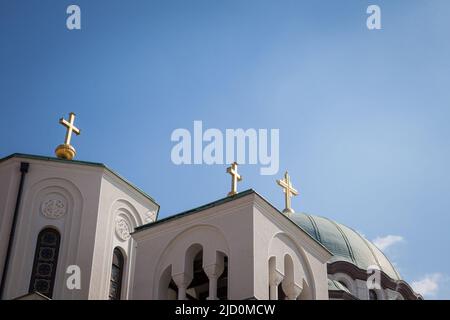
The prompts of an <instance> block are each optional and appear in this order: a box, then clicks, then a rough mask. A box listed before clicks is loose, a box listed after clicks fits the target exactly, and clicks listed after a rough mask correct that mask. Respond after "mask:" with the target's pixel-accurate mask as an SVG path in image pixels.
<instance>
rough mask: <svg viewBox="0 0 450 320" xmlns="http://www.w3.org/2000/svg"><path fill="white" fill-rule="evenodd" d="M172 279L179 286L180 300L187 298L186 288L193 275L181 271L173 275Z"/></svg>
mask: <svg viewBox="0 0 450 320" xmlns="http://www.w3.org/2000/svg"><path fill="white" fill-rule="evenodd" d="M172 279H173V281H174V282H175V284H176V285H177V287H178V300H186V290H187V288H188V286H189V284H190V283H191V281H192V275H189V274H187V273H179V274H175V275H172Z"/></svg>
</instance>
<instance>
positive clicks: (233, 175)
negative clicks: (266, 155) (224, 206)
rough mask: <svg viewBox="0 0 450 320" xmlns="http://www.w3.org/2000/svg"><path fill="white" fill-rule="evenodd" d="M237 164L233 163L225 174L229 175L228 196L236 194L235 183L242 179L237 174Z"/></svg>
mask: <svg viewBox="0 0 450 320" xmlns="http://www.w3.org/2000/svg"><path fill="white" fill-rule="evenodd" d="M237 167H238V164H237V163H236V162H233V163H232V164H231V167H228V168H227V173H229V174H230V175H231V191H230V192H228V195H229V196H232V195H235V194H236V193H237V183H238V181H241V180H242V177H241V176H240V175H239V174H238V172H237Z"/></svg>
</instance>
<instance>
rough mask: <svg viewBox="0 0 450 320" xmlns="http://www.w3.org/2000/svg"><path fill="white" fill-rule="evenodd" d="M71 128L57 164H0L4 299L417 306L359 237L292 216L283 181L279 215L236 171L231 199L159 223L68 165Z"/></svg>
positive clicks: (133, 197) (17, 157) (153, 213)
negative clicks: (244, 186) (74, 280)
mask: <svg viewBox="0 0 450 320" xmlns="http://www.w3.org/2000/svg"><path fill="white" fill-rule="evenodd" d="M73 121H74V114H71V115H70V122H67V121H66V120H64V119H61V120H60V122H61V123H62V124H63V125H65V126H66V127H67V129H68V130H67V134H66V140H65V143H64V144H62V145H60V146H58V148H57V149H56V154H57V158H52V157H43V156H35V155H25V154H13V155H11V156H8V157H6V158H3V159H0V281H1V283H0V297H1V299H56V300H62V299H69V300H70V299H78V300H84V299H89V300H106V299H112V300H131V299H138V300H158V299H178V300H185V299H188V300H206V299H209V300H216V299H221V300H222V299H223V300H241V299H258V300H267V299H271V300H278V299H289V300H328V299H335V300H345V299H362V300H369V299H391V300H403V299H408V300H412V299H414V300H415V299H422V297H421V296H420V295H418V294H416V293H415V292H414V291H413V290H412V289H411V287H410V286H409V285H408V283H406V282H405V281H403V280H402V279H401V277H400V275H399V274H398V272H397V271H396V269H395V268H394V266H393V265H392V264H391V263H390V261H389V260H388V259H387V258H386V256H385V255H384V254H383V253H382V252H381V251H380V250H379V249H378V248H377V247H376V246H375V245H373V244H372V243H371V242H370V241H368V240H367V239H365V238H364V237H362V236H361V235H360V234H359V233H357V232H355V231H354V230H353V229H351V228H348V227H346V226H344V225H341V224H339V223H336V222H334V221H332V220H329V219H327V218H324V217H319V216H312V215H308V214H304V213H295V212H294V211H293V210H292V209H291V207H290V197H291V196H292V195H295V194H296V190H295V189H293V188H292V185H291V183H290V180H289V176H288V174H287V173H286V175H285V178H284V179H283V180H279V181H278V183H279V184H280V186H282V187H283V190H284V192H285V196H286V208H285V209H284V210H283V212H281V211H279V210H278V209H277V208H275V207H274V206H273V205H272V204H271V203H270V202H269V201H267V200H266V199H264V198H263V197H262V196H261V195H259V194H258V193H257V192H256V191H254V190H246V191H243V192H237V186H236V185H237V182H238V181H239V180H240V176H239V175H238V173H237V165H236V164H233V165H232V166H231V167H230V168H228V171H227V172H228V173H229V174H230V175H231V176H232V190H231V191H230V193H229V194H228V196H227V197H224V198H222V199H218V200H216V201H213V202H211V203H208V204H206V205H203V206H200V207H198V208H195V209H192V210H188V211H185V212H182V213H180V214H177V215H174V216H171V217H167V218H164V219H158V213H159V209H160V207H159V205H158V204H157V203H156V201H155V200H154V199H153V198H152V197H150V196H149V195H147V194H145V193H144V192H143V191H142V190H140V189H138V188H137V187H135V186H134V185H132V184H131V183H129V182H128V181H126V180H125V179H124V178H122V177H121V176H120V175H118V174H117V173H115V172H114V171H112V170H110V169H109V168H108V167H106V166H105V165H103V164H101V163H93V162H85V161H76V160H73V158H74V156H75V149H74V148H73V147H72V146H71V145H70V139H71V134H72V132H74V133H76V134H79V130H78V129H77V128H75V127H74V126H73ZM374 268H375V269H376V270H379V271H377V272H374V273H371V272H368V270H370V269H374ZM73 274H78V275H79V285H78V286H76V287H73V286H71V285H70V281H68V280H69V277H70V276H71V275H73ZM373 274H377V275H378V277H376V278H375V279H377V281H376V282H377V283H376V286H375V287H372V286H369V285H368V283H369V282H368V281H367V280H368V279H370V277H371V276H372V275H373Z"/></svg>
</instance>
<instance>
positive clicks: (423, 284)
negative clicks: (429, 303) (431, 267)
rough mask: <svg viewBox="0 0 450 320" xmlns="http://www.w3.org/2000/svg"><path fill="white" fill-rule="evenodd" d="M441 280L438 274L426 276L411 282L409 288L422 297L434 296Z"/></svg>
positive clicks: (440, 275)
mask: <svg viewBox="0 0 450 320" xmlns="http://www.w3.org/2000/svg"><path fill="white" fill-rule="evenodd" d="M442 279H443V277H442V274H440V273H433V274H427V275H425V277H423V278H422V279H420V280H417V281H413V282H412V283H411V287H412V288H413V289H414V291H416V292H418V293H420V294H421V295H423V296H435V295H436V293H437V292H438V290H439V283H440V282H441V280H442Z"/></svg>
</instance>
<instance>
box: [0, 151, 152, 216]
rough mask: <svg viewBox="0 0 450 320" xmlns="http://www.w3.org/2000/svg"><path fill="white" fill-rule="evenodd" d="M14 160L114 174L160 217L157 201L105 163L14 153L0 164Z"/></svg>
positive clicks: (0, 160)
mask: <svg viewBox="0 0 450 320" xmlns="http://www.w3.org/2000/svg"><path fill="white" fill-rule="evenodd" d="M12 158H23V159H30V160H43V161H53V162H59V163H67V164H78V165H83V166H90V167H97V168H102V169H105V170H107V171H109V172H110V173H111V174H113V175H114V176H116V177H117V178H119V179H120V180H122V181H123V182H125V183H126V184H127V185H128V186H129V187H131V188H132V189H134V190H135V191H137V192H138V193H140V194H141V195H143V196H144V197H145V198H147V199H148V200H150V201H151V202H153V203H154V204H156V205H157V206H158V211H157V212H156V217H158V214H159V208H160V206H159V204H158V203H157V202H156V201H155V199H153V198H152V197H151V196H149V195H148V194H147V193H145V192H144V191H142V190H141V189H139V188H138V187H136V186H135V185H133V184H132V183H131V182H129V181H128V180H127V179H125V178H123V177H122V176H121V175H120V174H118V173H117V172H115V171H114V170H112V169H110V168H108V167H107V166H106V165H104V164H103V163H99V162H89V161H80V160H65V159H59V158H54V157H46V156H39V155H32V154H24V153H13V154H11V155H9V156H7V157H4V158H2V159H0V163H2V162H4V161H7V160H9V159H12Z"/></svg>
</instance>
